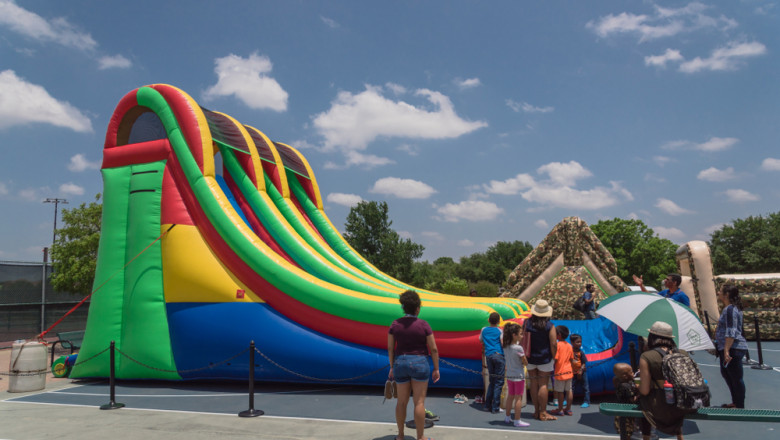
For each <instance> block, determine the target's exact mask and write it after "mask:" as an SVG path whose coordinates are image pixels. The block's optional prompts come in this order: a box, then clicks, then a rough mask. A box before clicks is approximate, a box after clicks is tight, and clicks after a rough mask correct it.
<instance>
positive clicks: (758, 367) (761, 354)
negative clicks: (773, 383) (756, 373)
mask: <svg viewBox="0 0 780 440" xmlns="http://www.w3.org/2000/svg"><path fill="white" fill-rule="evenodd" d="M753 324H754V325H755V326H756V347H757V348H758V365H753V366H752V367H750V368H752V369H754V370H771V369H772V367H770V366H769V365H765V364H764V351H763V350H761V331H760V330H759V329H758V316H754V317H753Z"/></svg>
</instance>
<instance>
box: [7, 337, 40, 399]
mask: <svg viewBox="0 0 780 440" xmlns="http://www.w3.org/2000/svg"><path fill="white" fill-rule="evenodd" d="M48 370H49V369H48V368H47V366H46V345H44V344H41V343H40V342H14V345H13V347H12V348H11V361H10V365H9V366H8V371H9V373H10V375H9V376H10V378H9V380H8V392H9V393H24V392H27V391H38V390H42V389H44V388H45V387H46V373H47V372H48Z"/></svg>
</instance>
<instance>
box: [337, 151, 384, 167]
mask: <svg viewBox="0 0 780 440" xmlns="http://www.w3.org/2000/svg"><path fill="white" fill-rule="evenodd" d="M344 156H345V162H344V164H343V165H338V164H336V163H335V162H332V161H328V162H325V169H328V170H340V169H345V168H349V167H353V166H355V167H362V168H365V169H368V170H370V169H372V168H376V167H380V166H384V165H391V164H394V163H395V161H394V160H392V159H388V158H386V157H380V156H376V155H374V154H363V153H360V152H358V151H346V152H344Z"/></svg>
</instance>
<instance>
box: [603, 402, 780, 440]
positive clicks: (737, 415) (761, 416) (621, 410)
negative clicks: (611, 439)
mask: <svg viewBox="0 0 780 440" xmlns="http://www.w3.org/2000/svg"><path fill="white" fill-rule="evenodd" d="M599 412H600V413H601V414H604V415H607V416H616V417H644V415H642V411H641V410H640V409H639V405H637V404H633V403H601V404H599ZM685 418H686V419H694V420H731V421H739V422H772V423H778V422H780V410H776V409H742V408H720V407H709V408H699V409H698V410H697V411H696V412H693V413H690V414H687V415H686V416H685ZM619 426H620V431H621V432H620V438H621V439H622V438H627V436H626V435H625V434H624V432H623V430H624V423H620V424H619Z"/></svg>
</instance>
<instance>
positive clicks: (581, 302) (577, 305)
mask: <svg viewBox="0 0 780 440" xmlns="http://www.w3.org/2000/svg"><path fill="white" fill-rule="evenodd" d="M572 307H574V310H576V311H578V312H582V313H585V296H584V295H580V297H579V298H577V300H576V301H574V304H572Z"/></svg>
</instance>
